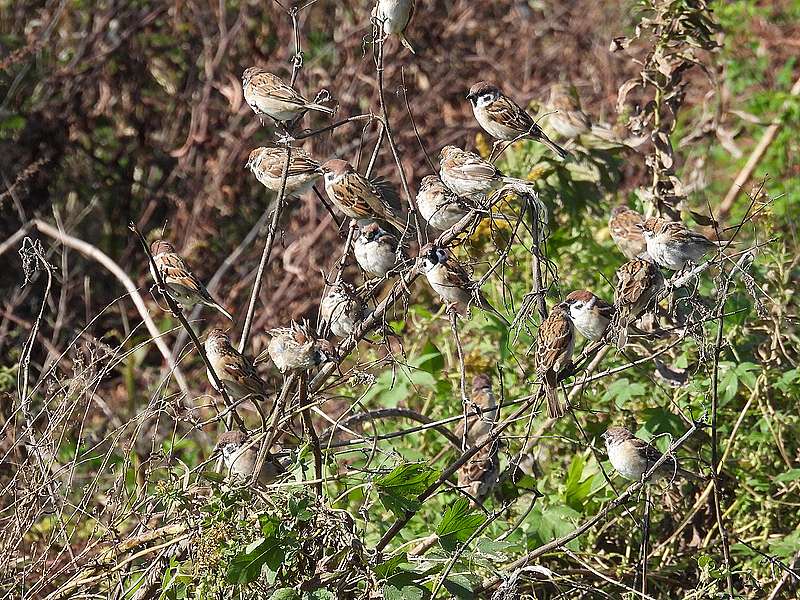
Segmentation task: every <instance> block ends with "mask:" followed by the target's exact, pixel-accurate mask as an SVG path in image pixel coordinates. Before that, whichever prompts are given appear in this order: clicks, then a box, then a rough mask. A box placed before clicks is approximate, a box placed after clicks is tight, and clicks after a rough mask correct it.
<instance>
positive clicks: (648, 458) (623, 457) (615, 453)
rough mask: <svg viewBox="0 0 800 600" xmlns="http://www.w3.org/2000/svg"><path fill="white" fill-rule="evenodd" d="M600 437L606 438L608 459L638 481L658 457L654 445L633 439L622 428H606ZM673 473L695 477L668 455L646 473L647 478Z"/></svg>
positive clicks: (625, 475) (659, 454) (615, 466)
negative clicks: (650, 473) (654, 469)
mask: <svg viewBox="0 0 800 600" xmlns="http://www.w3.org/2000/svg"><path fill="white" fill-rule="evenodd" d="M602 437H603V439H604V440H605V441H606V450H607V451H608V459H609V460H610V461H611V464H612V465H613V466H614V468H615V469H616V470H617V472H618V473H619V474H620V475H622V476H623V477H624V478H625V479H630V480H633V481H639V480H641V478H642V476H643V475H644V474H645V473H647V471H649V470H650V469H651V468H652V466H653V465H654V464H655V463H656V461H658V460H659V459H660V458H661V456H662V454H661V452H659V451H658V449H657V448H656V447H655V446H653V445H651V444H649V443H647V442H645V441H644V440H641V439H639V438H637V437H636V436H635V435H633V434H632V433H631V432H630V431H628V430H627V429H625V428H624V427H609V428H608V429H607V430H606V432H605V433H604V434H603V435H602ZM676 476H677V477H683V478H684V479H699V477H698V476H697V475H695V474H694V473H691V472H689V471H686V470H685V469H681V468H680V467H679V466H678V464H677V463H676V461H675V459H674V458H672V457H671V456H670V457H669V458H667V460H665V461H664V462H663V463H661V465H659V467H658V469H656V471H655V473H653V474H652V475H651V476H650V481H658V480H659V479H673V478H674V477H676Z"/></svg>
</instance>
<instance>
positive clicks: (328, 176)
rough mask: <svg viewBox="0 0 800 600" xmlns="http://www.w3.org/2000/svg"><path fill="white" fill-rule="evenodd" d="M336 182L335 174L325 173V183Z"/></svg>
mask: <svg viewBox="0 0 800 600" xmlns="http://www.w3.org/2000/svg"><path fill="white" fill-rule="evenodd" d="M335 180H336V174H335V173H333V172H332V171H328V172H327V173H325V183H333V182H334V181H335Z"/></svg>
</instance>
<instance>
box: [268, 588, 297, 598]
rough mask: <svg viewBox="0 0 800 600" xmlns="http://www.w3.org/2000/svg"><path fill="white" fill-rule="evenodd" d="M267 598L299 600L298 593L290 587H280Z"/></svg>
mask: <svg viewBox="0 0 800 600" xmlns="http://www.w3.org/2000/svg"><path fill="white" fill-rule="evenodd" d="M269 600H300V594H298V593H297V590H293V589H292V588H280V589H278V590H275V591H274V592H273V593H272V596H270V597H269Z"/></svg>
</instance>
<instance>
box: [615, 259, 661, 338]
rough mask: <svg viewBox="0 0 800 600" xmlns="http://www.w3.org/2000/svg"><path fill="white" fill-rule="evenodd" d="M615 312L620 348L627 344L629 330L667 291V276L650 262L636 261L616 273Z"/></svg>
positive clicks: (625, 265)
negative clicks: (664, 289)
mask: <svg viewBox="0 0 800 600" xmlns="http://www.w3.org/2000/svg"><path fill="white" fill-rule="evenodd" d="M616 275H617V289H616V293H615V296H614V308H615V310H616V312H615V314H614V319H613V328H614V330H615V331H617V332H618V334H617V335H618V337H617V347H618V348H620V349H622V348H624V347H625V344H626V343H627V340H628V327H629V326H630V325H631V323H633V322H634V321H635V320H636V319H637V318H638V317H639V315H641V314H642V313H643V312H644V311H645V310H647V308H648V307H649V306H650V304H652V303H653V301H655V300H656V298H657V297H658V293H659V292H660V291H661V290H662V289H663V288H664V276H663V275H662V274H661V271H659V270H658V267H657V266H656V265H654V264H653V263H652V262H650V261H649V260H646V259H644V258H636V259H634V260H631V261H629V262H626V263H625V264H624V265H622V266H621V267H620V268H619V269H617V273H616Z"/></svg>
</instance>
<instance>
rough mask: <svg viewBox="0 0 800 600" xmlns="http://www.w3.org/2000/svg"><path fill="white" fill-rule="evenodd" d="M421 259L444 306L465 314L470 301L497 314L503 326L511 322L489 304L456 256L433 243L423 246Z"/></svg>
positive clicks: (427, 275) (424, 271)
mask: <svg viewBox="0 0 800 600" xmlns="http://www.w3.org/2000/svg"><path fill="white" fill-rule="evenodd" d="M419 256H420V258H421V259H422V271H423V273H425V277H426V278H427V279H428V283H429V284H430V285H431V287H432V288H433V291H434V292H436V293H437V294H439V297H440V298H441V299H442V301H443V302H444V303H445V304H446V305H447V307H448V310H450V309H453V310H455V311H456V312H458V313H459V314H462V315H464V314H466V312H467V310H468V308H469V306H470V304H471V303H473V302H474V303H475V304H476V305H477V306H478V308H480V309H481V310H485V311H487V312H490V313H492V314H493V315H495V316H497V318H499V319H500V320H501V321H503V323H505V324H506V326H510V325H511V324H510V323H509V322H508V320H507V319H506V318H505V317H504V316H503V315H502V314H500V312H499V311H498V310H497V309H496V308H495V307H493V306H492V305H491V304H489V301H488V300H486V298H485V297H484V296H483V294H482V293H481V291H480V290H479V289H477V288H476V284H477V282H475V281H473V280H472V278H471V277H470V276H469V273H467V270H466V269H465V268H464V265H462V264H461V263H460V262H458V260H456V258H455V257H454V256H453V255H452V254H451V253H450V252H449V251H448V250H447V249H446V248H442V247H441V246H436V245H434V244H427V245H425V246H424V247H423V248H422V249H421V250H420V253H419Z"/></svg>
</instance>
